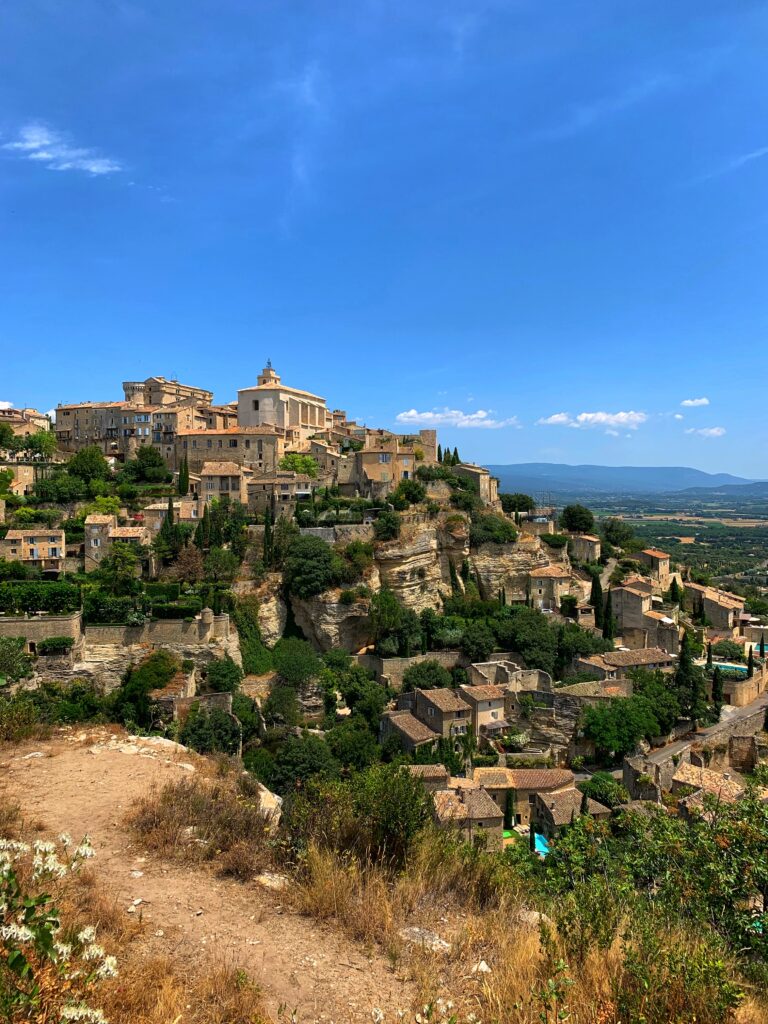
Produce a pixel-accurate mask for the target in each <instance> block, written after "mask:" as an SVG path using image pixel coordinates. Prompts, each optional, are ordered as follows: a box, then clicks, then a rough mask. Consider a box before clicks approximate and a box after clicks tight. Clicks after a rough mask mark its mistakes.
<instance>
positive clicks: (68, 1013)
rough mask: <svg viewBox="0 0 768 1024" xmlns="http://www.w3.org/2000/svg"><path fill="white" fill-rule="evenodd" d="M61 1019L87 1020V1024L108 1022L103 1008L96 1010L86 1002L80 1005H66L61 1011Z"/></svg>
mask: <svg viewBox="0 0 768 1024" xmlns="http://www.w3.org/2000/svg"><path fill="white" fill-rule="evenodd" d="M60 1020H61V1021H70V1020H75V1021H85V1022H86V1024H107V1019H106V1017H105V1016H104V1014H103V1013H102V1012H101V1010H94V1009H93V1008H92V1007H90V1006H86V1005H85V1004H84V1003H81V1004H80V1005H79V1006H65V1007H64V1008H63V1009H62V1011H61V1018H60Z"/></svg>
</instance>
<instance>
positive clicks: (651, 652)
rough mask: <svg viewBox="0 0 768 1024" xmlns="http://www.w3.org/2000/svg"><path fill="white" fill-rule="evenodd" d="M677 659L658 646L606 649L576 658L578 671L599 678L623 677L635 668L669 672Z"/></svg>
mask: <svg viewBox="0 0 768 1024" xmlns="http://www.w3.org/2000/svg"><path fill="white" fill-rule="evenodd" d="M676 660H677V659H676V658H675V656H674V655H672V654H667V652H666V651H663V650H661V648H659V647H647V648H644V649H642V650H635V651H607V652H606V653H605V654H590V655H589V656H588V657H581V658H578V659H577V660H576V668H577V669H578V670H579V671H580V672H591V673H593V674H594V675H596V676H597V677H598V678H599V679H625V678H626V677H627V674H628V673H629V672H631V671H632V669H635V668H646V669H650V670H655V669H657V668H660V669H662V670H663V671H665V672H670V671H672V669H673V668H674V666H675V661H676Z"/></svg>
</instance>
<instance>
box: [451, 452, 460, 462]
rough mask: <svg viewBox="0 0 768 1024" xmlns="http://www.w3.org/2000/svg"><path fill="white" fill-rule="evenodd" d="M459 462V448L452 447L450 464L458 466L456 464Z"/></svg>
mask: <svg viewBox="0 0 768 1024" xmlns="http://www.w3.org/2000/svg"><path fill="white" fill-rule="evenodd" d="M460 462H461V459H460V458H459V449H458V448H454V449H453V455H452V457H451V465H452V466H458V464H459V463H460Z"/></svg>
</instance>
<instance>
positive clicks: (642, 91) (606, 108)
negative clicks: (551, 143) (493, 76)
mask: <svg viewBox="0 0 768 1024" xmlns="http://www.w3.org/2000/svg"><path fill="white" fill-rule="evenodd" d="M674 81H675V79H674V78H673V77H672V76H671V75H666V74H659V75H652V76H650V77H649V78H646V79H644V80H643V81H641V82H636V83H635V84H634V85H631V86H629V87H628V88H626V89H623V90H621V91H619V92H616V93H613V94H612V95H610V96H601V97H599V98H598V99H596V100H593V101H591V102H590V103H581V104H577V105H576V106H574V107H573V108H572V110H571V112H570V114H569V115H568V117H567V118H566V119H565V120H564V121H563V122H562V124H559V125H556V126H555V127H554V128H551V129H550V130H549V131H547V132H545V136H546V137H547V138H550V139H563V138H567V137H568V136H570V135H578V134H579V132H583V131H586V130H587V129H589V128H591V127H592V126H593V125H595V124H597V123H598V122H600V121H603V120H604V119H605V118H608V117H611V116H613V115H615V114H620V113H621V112H622V111H624V110H628V109H629V108H630V107H634V106H637V105H638V104H639V103H643V102H645V101H646V100H649V99H651V98H653V97H654V96H656V95H658V94H659V93H661V92H664V91H665V90H667V89H669V88H670V86H671V85H672V84H673V83H674Z"/></svg>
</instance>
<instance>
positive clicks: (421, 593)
mask: <svg viewBox="0 0 768 1024" xmlns="http://www.w3.org/2000/svg"><path fill="white" fill-rule="evenodd" d="M466 550H467V549H466V535H465V533H464V532H463V530H461V529H457V530H456V532H451V531H450V530H448V529H446V528H444V527H439V526H420V527H417V526H414V527H407V528H404V529H403V531H402V535H401V537H400V538H399V539H398V540H397V541H392V542H391V543H389V544H381V545H379V546H378V547H377V548H376V552H375V556H374V557H375V560H376V566H377V568H378V570H379V577H380V579H381V586H382V587H388V588H389V589H390V590H391V591H393V593H394V594H396V595H397V598H398V600H399V601H400V603H401V604H402V605H403V606H404V607H405V608H412V609H413V610H414V611H416V612H420V611H423V610H424V609H425V608H435V609H438V608H440V605H441V601H440V594H441V593H443V594H445V595H449V594H450V593H451V575H450V566H449V563H451V562H453V564H454V566H455V567H456V569H457V570H458V569H460V568H461V561H462V559H463V557H464V556H465V553H466ZM457 563H458V564H457Z"/></svg>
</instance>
